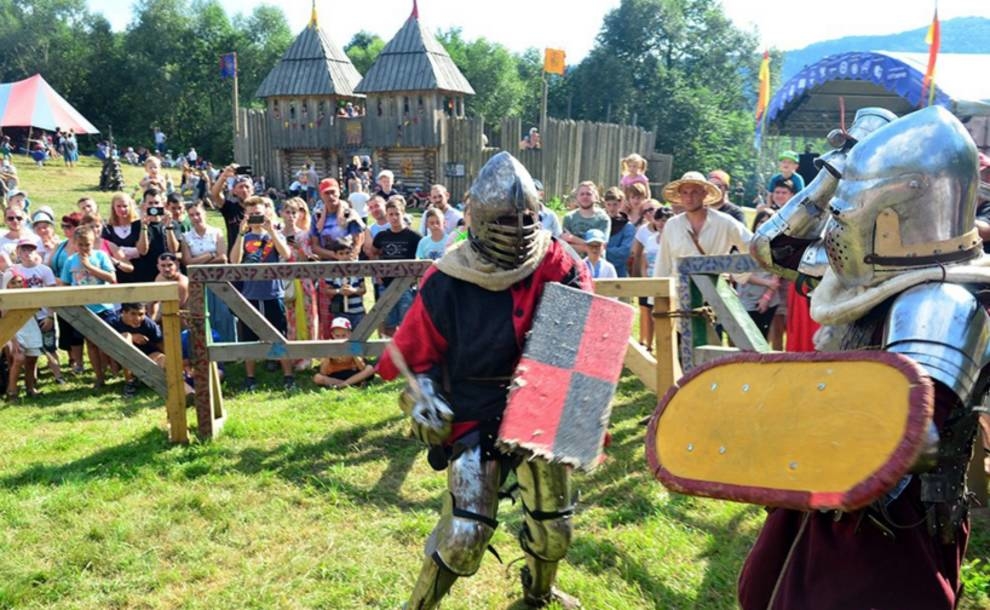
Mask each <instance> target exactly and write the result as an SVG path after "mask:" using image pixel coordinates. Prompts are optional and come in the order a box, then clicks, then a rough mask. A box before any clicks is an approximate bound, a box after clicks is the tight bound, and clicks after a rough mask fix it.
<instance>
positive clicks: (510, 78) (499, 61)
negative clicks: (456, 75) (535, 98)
mask: <svg viewBox="0 0 990 610" xmlns="http://www.w3.org/2000/svg"><path fill="white" fill-rule="evenodd" d="M437 38H438V39H439V40H440V44H442V45H443V46H444V48H446V49H447V53H449V54H450V58H451V59H452V60H454V64H456V65H457V67H458V68H459V69H460V71H461V73H462V74H463V75H464V77H465V78H466V79H467V80H468V82H469V83H471V86H472V87H473V88H474V92H475V94H474V95H473V96H468V98H467V100H466V103H465V110H466V111H467V113H468V115H470V116H482V117H485V119H486V120H487V121H498V120H499V119H501V118H503V117H507V116H517V115H518V114H519V111H520V110H521V108H522V102H523V98H524V97H525V93H526V90H525V84H524V83H523V80H522V78H520V73H519V59H518V58H517V57H516V56H515V55H513V54H512V53H511V52H510V51H509V50H508V49H507V48H505V47H504V46H502V45H500V44H498V43H495V42H491V41H489V40H487V39H485V38H478V39H477V40H473V41H467V40H464V38H463V36H462V35H461V30H460V28H453V29H450V30H447V31H441V32H440V33H439V35H438V36H437Z"/></svg>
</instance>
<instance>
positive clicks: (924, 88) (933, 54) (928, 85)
mask: <svg viewBox="0 0 990 610" xmlns="http://www.w3.org/2000/svg"><path fill="white" fill-rule="evenodd" d="M925 42H927V43H928V70H926V71H925V78H924V80H923V81H922V82H921V99H920V100H918V105H919V106H921V105H924V103H925V93H928V105H929V106H930V105H931V104H932V103H933V102H934V101H935V60H936V59H938V47H939V45H940V44H941V42H942V35H941V31H940V28H939V25H938V7H935V16H934V17H932V24H931V26H929V28H928V34H927V35H926V36H925Z"/></svg>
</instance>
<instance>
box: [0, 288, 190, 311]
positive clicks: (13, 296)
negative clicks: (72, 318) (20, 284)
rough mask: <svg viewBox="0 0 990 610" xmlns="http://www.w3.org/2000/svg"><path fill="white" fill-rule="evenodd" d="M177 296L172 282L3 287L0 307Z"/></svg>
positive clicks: (122, 300)
mask: <svg viewBox="0 0 990 610" xmlns="http://www.w3.org/2000/svg"><path fill="white" fill-rule="evenodd" d="M178 298H179V285H178V284H177V283H176V282H147V283H141V284H102V285H99V286H62V287H59V288H32V289H31V290H4V291H2V292H0V309H31V308H33V309H38V308H40V307H75V306H77V305H94V304H97V303H148V302H150V301H174V300H178Z"/></svg>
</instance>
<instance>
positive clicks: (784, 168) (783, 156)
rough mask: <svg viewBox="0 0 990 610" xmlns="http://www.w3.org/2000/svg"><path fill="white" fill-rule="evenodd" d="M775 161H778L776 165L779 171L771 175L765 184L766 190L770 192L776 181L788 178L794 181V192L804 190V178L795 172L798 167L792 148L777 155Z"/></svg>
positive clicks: (796, 155)
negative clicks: (768, 181)
mask: <svg viewBox="0 0 990 610" xmlns="http://www.w3.org/2000/svg"><path fill="white" fill-rule="evenodd" d="M777 161H778V162H779V163H780V165H779V166H778V167H779V168H780V173H777V174H774V175H773V176H771V178H770V183H769V184H768V185H767V191H768V192H770V193H772V192H773V189H774V187H775V186H777V183H778V182H783V181H784V180H790V181H791V182H793V183H794V192H795V193H800V192H801V191H802V190H804V178H802V177H801V174H798V173H796V172H797V168H798V154H797V153H796V152H794V151H793V150H785V151H784V152H782V153H780V156H779V157H777Z"/></svg>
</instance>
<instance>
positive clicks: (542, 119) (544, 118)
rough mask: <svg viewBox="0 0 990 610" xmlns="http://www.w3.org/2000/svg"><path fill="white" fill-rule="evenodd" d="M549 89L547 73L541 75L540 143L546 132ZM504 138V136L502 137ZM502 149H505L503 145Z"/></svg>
mask: <svg viewBox="0 0 990 610" xmlns="http://www.w3.org/2000/svg"><path fill="white" fill-rule="evenodd" d="M548 89H549V84H548V83H547V73H546V72H544V73H543V104H542V105H541V106H540V143H541V145H542V142H543V134H545V133H546V132H547V92H548ZM502 137H503V138H504V137H505V136H504V134H503V136H502ZM503 148H507V147H506V146H504V145H503Z"/></svg>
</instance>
